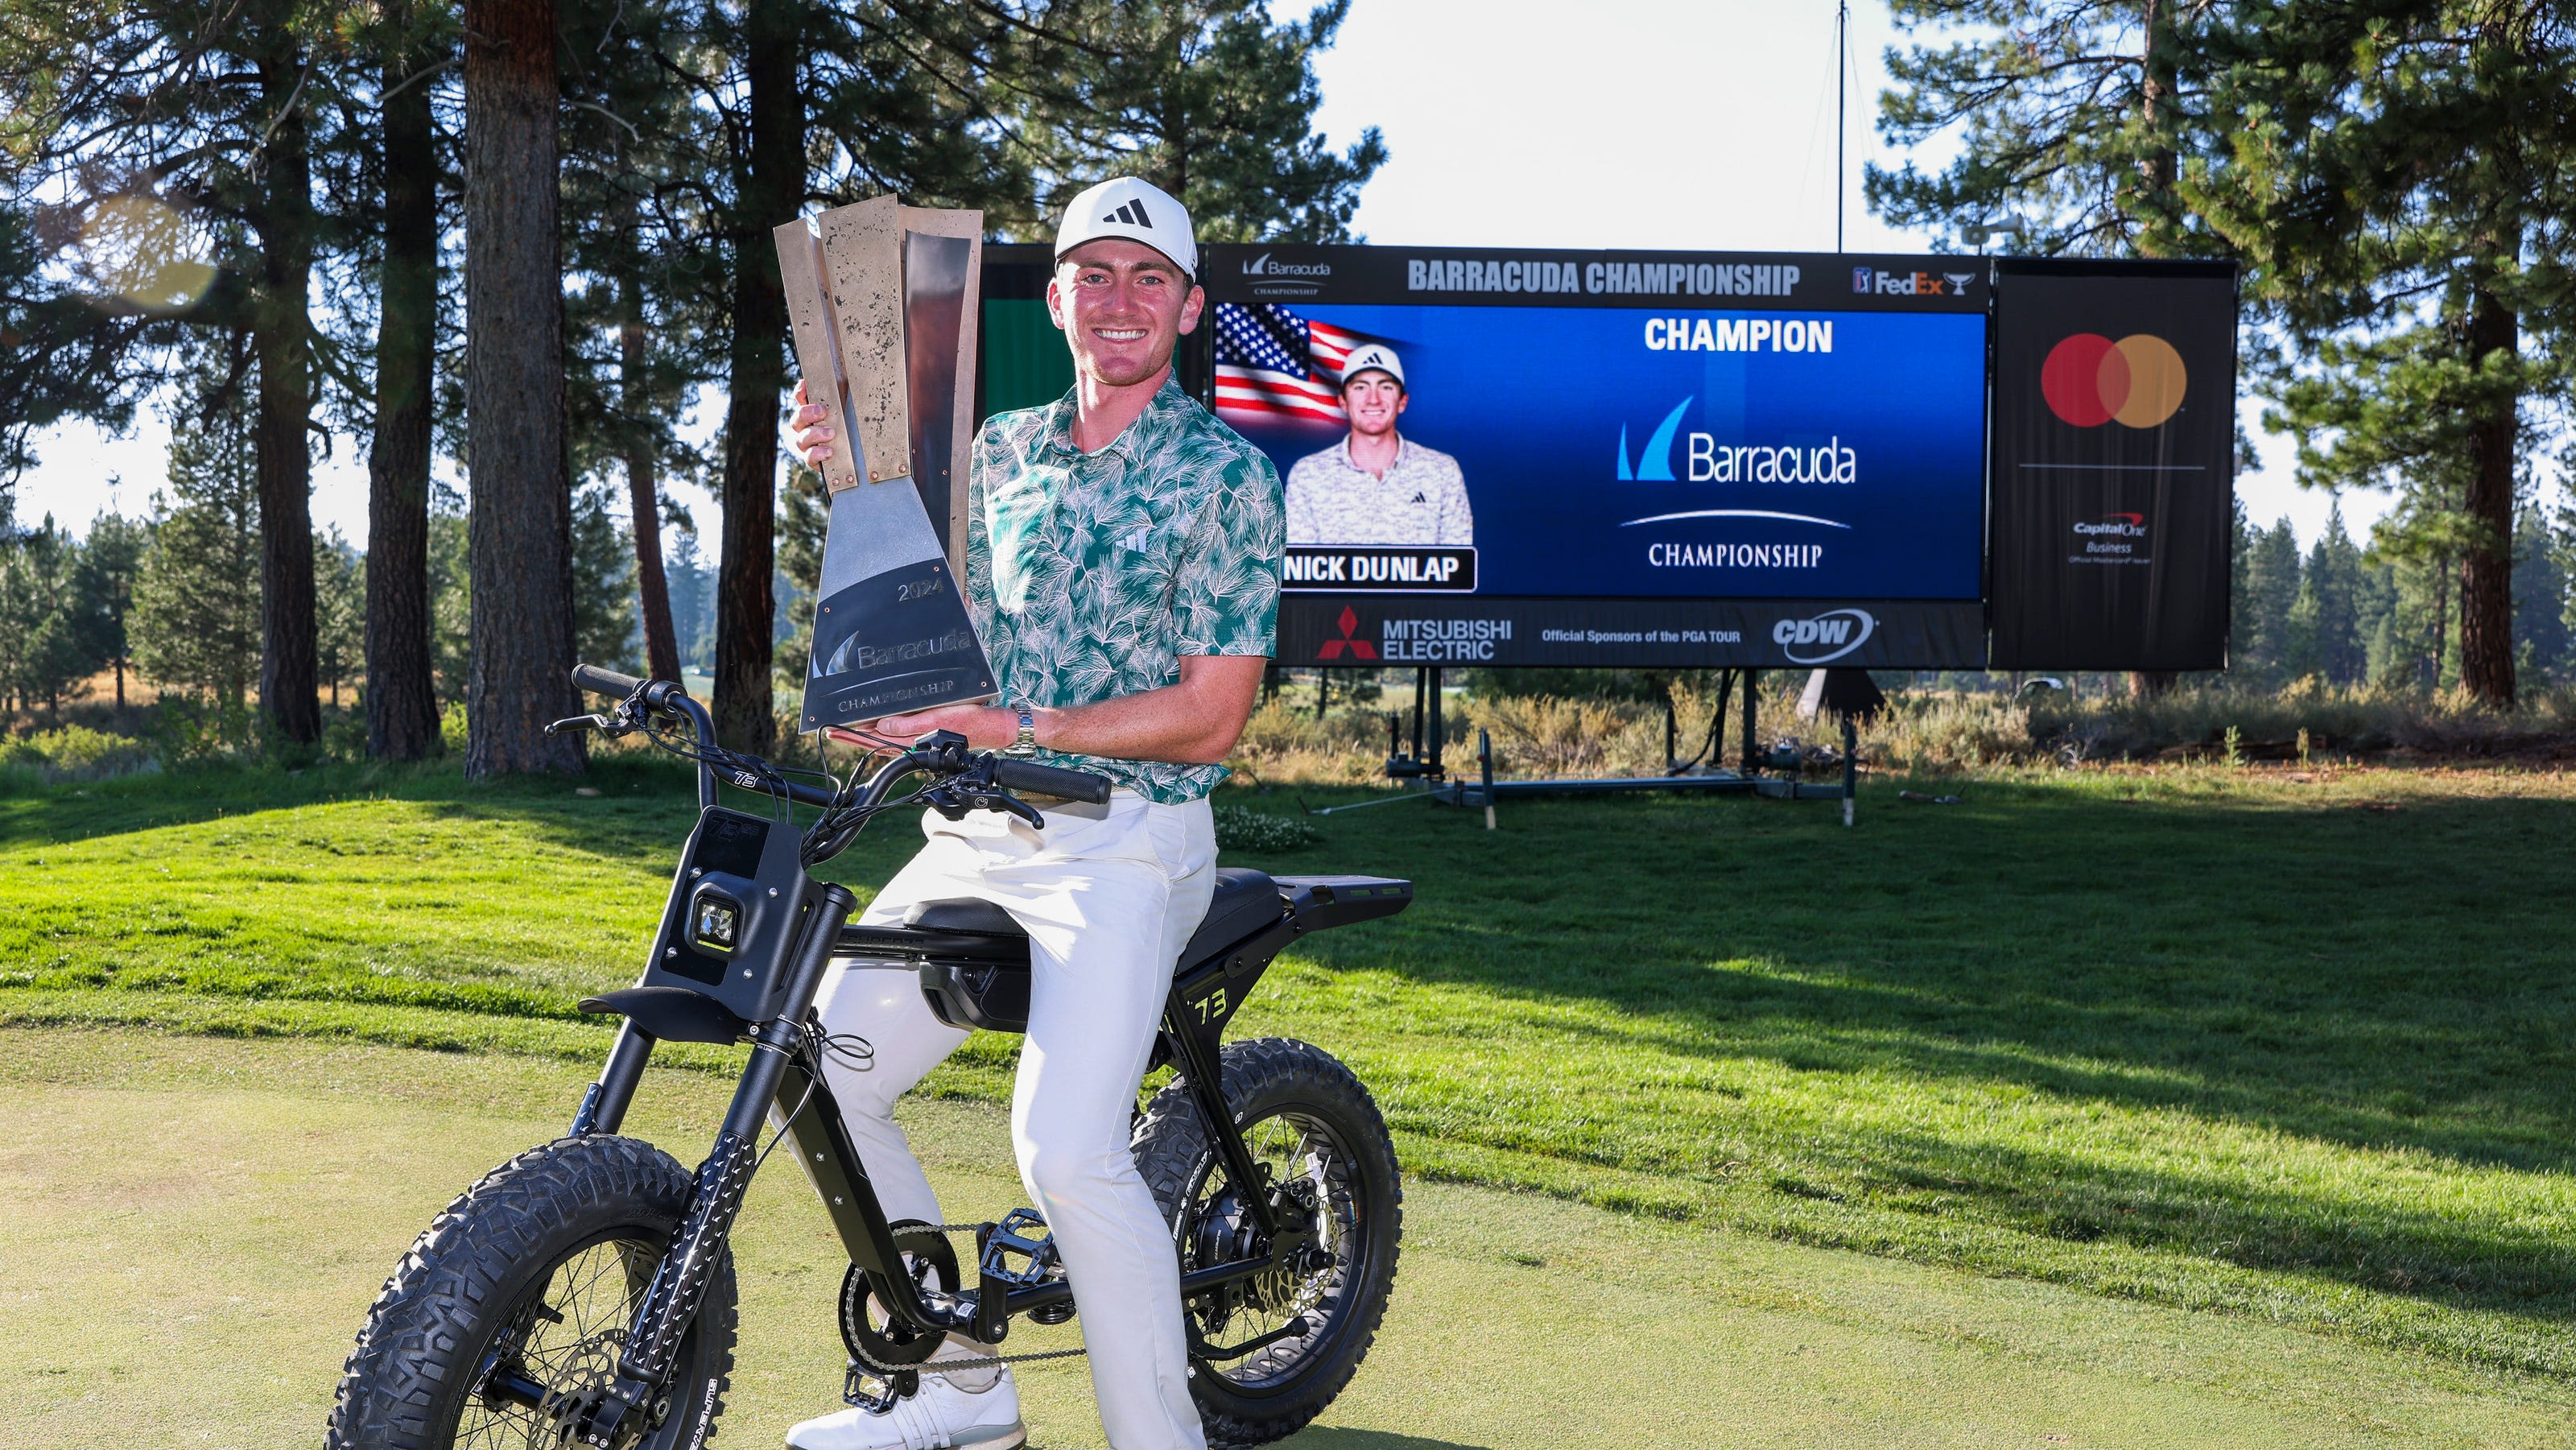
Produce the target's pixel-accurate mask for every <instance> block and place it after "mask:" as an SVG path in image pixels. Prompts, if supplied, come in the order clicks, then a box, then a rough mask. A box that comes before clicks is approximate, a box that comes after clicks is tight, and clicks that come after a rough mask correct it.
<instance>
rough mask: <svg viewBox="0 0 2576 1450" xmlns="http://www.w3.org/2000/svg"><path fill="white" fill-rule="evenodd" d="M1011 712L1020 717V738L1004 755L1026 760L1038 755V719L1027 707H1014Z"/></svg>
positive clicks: (1005, 750) (1005, 749)
mask: <svg viewBox="0 0 2576 1450" xmlns="http://www.w3.org/2000/svg"><path fill="white" fill-rule="evenodd" d="M1011 710H1012V712H1013V713H1014V714H1016V715H1018V716H1019V717H1020V738H1019V739H1017V740H1014V741H1012V742H1011V743H1010V744H1009V745H1008V746H1006V747H1005V748H1004V749H1003V751H1002V753H1003V754H1004V755H1016V756H1018V757H1020V758H1021V759H1024V760H1025V759H1027V758H1028V757H1029V756H1032V755H1035V754H1037V753H1038V717H1037V716H1035V715H1032V714H1030V713H1029V707H1028V706H1026V705H1013V706H1012V707H1011Z"/></svg>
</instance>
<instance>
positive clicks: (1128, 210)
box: [1101, 201, 1154, 232]
mask: <svg viewBox="0 0 2576 1450" xmlns="http://www.w3.org/2000/svg"><path fill="white" fill-rule="evenodd" d="M1101 220H1102V221H1105V222H1125V223H1126V224H1127V225H1129V226H1131V227H1143V228H1144V229H1145V230H1147V231H1149V232H1150V231H1152V230H1153V229H1154V223H1153V219H1152V218H1150V217H1148V216H1146V215H1145V204H1144V203H1143V202H1141V201H1131V202H1127V203H1125V204H1123V205H1121V206H1120V207H1119V208H1118V209H1117V210H1116V211H1113V212H1111V213H1110V214H1109V215H1107V216H1105V217H1102V218H1101Z"/></svg>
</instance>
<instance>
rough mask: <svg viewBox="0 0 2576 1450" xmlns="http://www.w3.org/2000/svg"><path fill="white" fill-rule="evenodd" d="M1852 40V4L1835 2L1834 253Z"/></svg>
mask: <svg viewBox="0 0 2576 1450" xmlns="http://www.w3.org/2000/svg"><path fill="white" fill-rule="evenodd" d="M1850 36H1851V0H1836V4H1835V5H1834V250H1835V251H1837V252H1839V251H1841V250H1842V249H1843V193H1844V192H1846V191H1848V190H1850V189H1851V188H1850V187H1849V185H1848V184H1847V183H1846V182H1845V181H1844V179H1843V126H1844V114H1845V112H1846V110H1847V109H1848V107H1846V106H1845V104H1844V94H1843V93H1844V87H1845V83H1846V81H1847V80H1848V78H1849V77H1850V75H1851V58H1850V55H1849V54H1848V51H1849V46H1850Z"/></svg>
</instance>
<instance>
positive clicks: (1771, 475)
mask: <svg viewBox="0 0 2576 1450" xmlns="http://www.w3.org/2000/svg"><path fill="white" fill-rule="evenodd" d="M1697 400H1698V398H1697V395H1696V394H1694V395H1692V396H1691V397H1687V398H1684V399H1682V400H1681V401H1680V402H1678V403H1675V404H1674V405H1673V410H1672V411H1671V412H1669V413H1666V414H1665V415H1664V420H1663V421H1662V422H1660V423H1657V424H1656V425H1655V431H1654V432H1652V433H1650V434H1648V435H1647V436H1646V446H1645V447H1644V448H1642V449H1640V450H1638V453H1637V461H1636V464H1635V466H1634V467H1631V466H1630V465H1629V462H1628V425H1627V424H1625V423H1621V424H1620V425H1619V468H1618V473H1617V475H1616V476H1617V478H1618V480H1619V482H1621V483H1683V482H1688V483H1782V484H1803V483H1849V482H1851V481H1852V479H1853V477H1854V475H1855V472H1856V470H1857V468H1858V460H1857V455H1855V454H1854V453H1853V452H1852V450H1850V449H1848V448H1845V447H1842V446H1841V443H1840V441H1839V440H1836V441H1835V442H1832V443H1828V444H1825V445H1822V446H1819V447H1814V448H1799V447H1770V446H1757V447H1749V448H1720V447H1718V446H1717V442H1716V440H1715V439H1714V438H1712V437H1711V436H1710V435H1709V434H1706V433H1693V434H1691V435H1689V458H1688V460H1687V468H1688V473H1689V476H1688V478H1686V479H1685V478H1682V477H1678V476H1676V475H1675V474H1674V473H1673V449H1674V448H1675V447H1676V446H1677V445H1678V444H1679V442H1680V438H1679V434H1680V431H1681V426H1682V417H1683V415H1684V414H1686V413H1688V412H1689V411H1690V405H1691V404H1692V403H1693V402H1696V401H1697ZM1739 463H1740V464H1741V471H1740V472H1739V470H1738V465H1739ZM1679 519H1772V520H1776V521H1779V522H1783V523H1793V524H1818V525H1821V526H1823V527H1825V528H1828V529H1848V528H1850V527H1851V525H1849V524H1846V523H1842V522H1840V521H1838V520H1835V519H1827V518H1818V517H1816V516H1815V515H1813V514H1794V513H1784V512H1781V511H1780V510H1778V509H1741V508H1705V509H1685V510H1683V511H1681V512H1679V513H1668V514H1653V515H1650V516H1648V517H1646V518H1642V519H1630V520H1628V521H1627V522H1626V523H1623V524H1621V525H1620V527H1621V528H1631V527H1634V526H1635V525H1638V524H1662V523H1671V522H1674V521H1676V520H1679Z"/></svg>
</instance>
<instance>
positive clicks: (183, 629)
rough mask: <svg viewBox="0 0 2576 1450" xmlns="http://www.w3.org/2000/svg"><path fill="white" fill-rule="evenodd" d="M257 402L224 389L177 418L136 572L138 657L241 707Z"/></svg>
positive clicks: (249, 630) (156, 671)
mask: <svg viewBox="0 0 2576 1450" xmlns="http://www.w3.org/2000/svg"><path fill="white" fill-rule="evenodd" d="M251 440H252V426H251V418H250V410H249V408H248V407H247V406H246V405H245V404H244V402H243V400H242V399H240V398H239V397H238V396H236V397H232V398H219V399H217V400H216V401H215V402H214V403H213V404H212V405H211V406H210V407H208V408H207V409H206V410H205V411H204V412H202V413H200V414H198V415H196V416H194V417H182V418H179V419H176V420H174V425H173V427H172V429H171V436H170V481H169V492H168V495H167V498H169V499H173V500H175V503H164V501H163V498H161V497H156V499H155V505H156V509H159V508H166V509H167V512H165V513H163V514H162V516H161V518H160V519H159V521H158V522H157V523H156V524H155V525H154V527H153V530H152V547H151V548H150V549H149V550H148V551H146V552H145V554H144V556H143V567H142V569H141V570H140V571H139V572H138V573H137V575H136V577H135V582H134V610H133V614H132V617H131V620H130V622H129V628H130V631H131V633H132V636H133V641H134V664H135V668H136V670H137V671H139V672H140V673H141V674H142V676H143V677H144V678H145V679H147V680H150V681H152V682H154V683H155V684H158V685H161V686H163V687H164V688H165V689H172V690H178V691H187V692H202V693H204V694H208V695H211V696H213V697H214V698H215V700H216V701H218V702H219V703H221V704H222V705H223V706H225V707H226V708H227V710H228V711H234V712H237V711H239V710H240V709H241V708H242V706H243V703H244V701H245V699H246V698H247V697H248V695H249V693H250V689H251V686H252V684H253V682H254V681H255V680H256V679H257V678H258V675H259V658H260V598H259V591H260V580H261V563H262V558H261V552H260V529H259V503H260V490H259V469H258V464H257V462H256V459H255V456H254V453H253V444H252V441H251Z"/></svg>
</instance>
